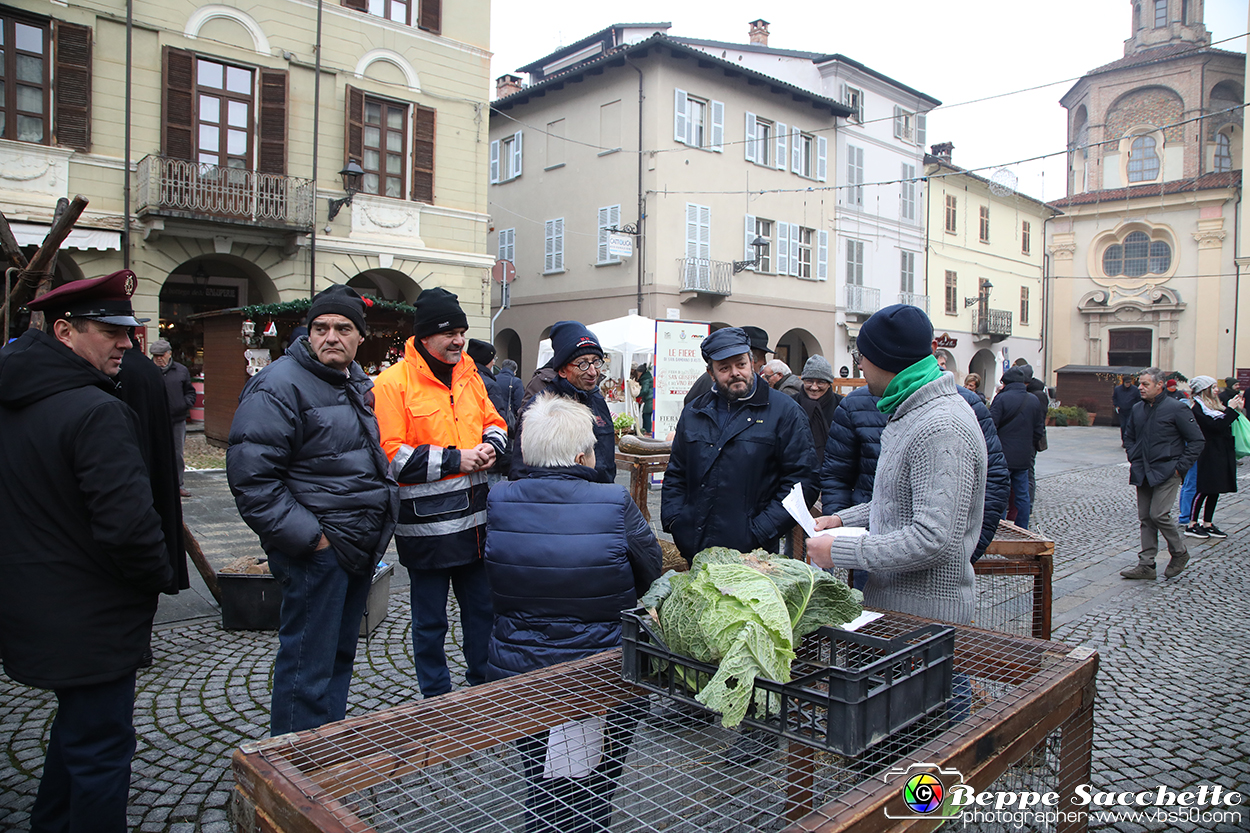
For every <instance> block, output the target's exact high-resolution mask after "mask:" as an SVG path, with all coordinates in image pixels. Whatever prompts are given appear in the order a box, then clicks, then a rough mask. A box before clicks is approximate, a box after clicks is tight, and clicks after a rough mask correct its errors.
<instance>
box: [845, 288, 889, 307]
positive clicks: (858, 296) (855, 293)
mask: <svg viewBox="0 0 1250 833" xmlns="http://www.w3.org/2000/svg"><path fill="white" fill-rule="evenodd" d="M879 309H881V290H880V289H877V288H876V287H875V286H859V285H857V284H853V283H848V284H847V285H846V311H847V313H848V314H850V315H872V314H873V313H874V312H876V311H877V310H879Z"/></svg>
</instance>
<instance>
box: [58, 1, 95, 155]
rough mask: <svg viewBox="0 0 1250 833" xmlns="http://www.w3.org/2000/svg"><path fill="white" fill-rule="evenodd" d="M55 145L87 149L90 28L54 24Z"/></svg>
mask: <svg viewBox="0 0 1250 833" xmlns="http://www.w3.org/2000/svg"><path fill="white" fill-rule="evenodd" d="M55 36H56V70H55V71H56V75H55V78H56V87H55V89H56V108H55V114H56V116H55V117H56V122H55V125H54V129H55V131H56V143H57V144H58V145H62V146H64V147H71V148H74V149H76V150H91V29H90V28H88V27H86V26H79V25H77V24H74V23H64V22H62V21H59V20H58V21H56V32H55Z"/></svg>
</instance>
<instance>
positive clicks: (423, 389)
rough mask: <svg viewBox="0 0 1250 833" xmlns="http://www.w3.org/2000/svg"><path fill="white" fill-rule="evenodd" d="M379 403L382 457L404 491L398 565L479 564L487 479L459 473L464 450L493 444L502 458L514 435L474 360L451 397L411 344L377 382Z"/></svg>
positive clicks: (462, 369)
mask: <svg viewBox="0 0 1250 833" xmlns="http://www.w3.org/2000/svg"><path fill="white" fill-rule="evenodd" d="M374 397H375V400H376V405H375V407H376V410H377V415H378V427H379V428H380V430H381V436H382V450H383V451H384V452H386V456H387V458H388V459H389V460H390V461H391V472H392V474H394V476H395V479H396V480H398V481H399V484H400V489H399V497H400V509H399V525H398V526H397V527H396V529H395V545H396V549H397V550H398V551H399V560H400V562H401V563H402V564H403V565H404V566H405V567H408V568H410V569H418V570H434V569H444V568H448V567H457V566H461V565H464V564H469V563H472V562H473V561H474V560H475V559H477V558H481V556H482V547H483V545H484V542H485V534H484V530H483V529H481V527H483V526H484V525H485V523H486V494H487V485H486V475H485V473H484V472H473V473H472V474H463V473H461V471H460V450H461V449H465V448H474V447H476V446H477V445H479V444H481V443H483V442H489V443H490V444H491V445H493V446H495V453H496V454H501V453H503V452H505V451H507V449H508V433H507V431H508V428H507V423H505V422H504V420H503V417H501V416H500V415H499V413H498V412H497V411H496V410H495V406H494V405H492V404H491V402H490V398H489V397H488V396H487V393H486V386H485V385H484V384H483V382H482V377H481V376H480V375H479V374H478V372H477V368H476V367H475V366H474V363H473V360H472V359H471V358H469V355H468V353H464V354H462V355H461V357H460V361H459V363H457V364H456V366H455V369H454V370H453V371H452V377H451V388H450V389H448V388H447V386H446V385H444V384H443V383H442V382H440V381H439V380H438V379H437V378H435V376H434V373H433V372H432V371H431V370H430V367H429V365H428V364H427V363H426V360H425V359H424V358H423V357H422V356H421V354H420V353H419V352H418V351H417V349H416V346H415V344H414V340H413V339H411V338H410V339H408V342H407V344H406V345H405V347H404V359H403V361H401V362H397V363H396V364H394V365H392V366H391V367H389V368H387V369H386V370H384V371H383V372H382V374H381V375H380V376H378V378H377V380H376V382H375V386H374Z"/></svg>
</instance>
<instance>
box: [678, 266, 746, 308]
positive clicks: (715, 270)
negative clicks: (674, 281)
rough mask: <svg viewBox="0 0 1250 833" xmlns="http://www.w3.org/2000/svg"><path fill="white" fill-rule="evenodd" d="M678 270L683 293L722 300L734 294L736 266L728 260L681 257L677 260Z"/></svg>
mask: <svg viewBox="0 0 1250 833" xmlns="http://www.w3.org/2000/svg"><path fill="white" fill-rule="evenodd" d="M677 269H678V272H679V278H678V280H679V281H680V283H681V291H682V292H694V293H696V294H699V295H716V296H719V297H722V298H725V297H728V296H730V295H732V294H733V269H734V265H733V264H732V263H730V262H729V261H727V260H709V259H708V258H706V257H681V258H678V259H677Z"/></svg>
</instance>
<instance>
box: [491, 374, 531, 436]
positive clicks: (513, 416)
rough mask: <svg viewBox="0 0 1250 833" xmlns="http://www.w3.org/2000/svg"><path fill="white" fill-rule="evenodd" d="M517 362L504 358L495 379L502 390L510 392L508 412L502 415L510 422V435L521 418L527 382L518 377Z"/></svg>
mask: <svg viewBox="0 0 1250 833" xmlns="http://www.w3.org/2000/svg"><path fill="white" fill-rule="evenodd" d="M516 374H517V364H516V362H514V361H512V359H504V360H503V361H501V362H500V363H499V372H498V373H496V374H495V381H496V382H498V383H499V387H500V388H501V389H502V390H505V391H507V392H508V413H506V414H504V413H501V414H500V416H501V417H503V418H504V421H505V422H507V423H508V436H512V434H513V428H514V427H515V425H516V423H517V421H518V420H519V419H520V414H521V402H523V401H524V400H525V384H524V383H523V382H522V381H521V380H520V379H518V378H517V375H516Z"/></svg>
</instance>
